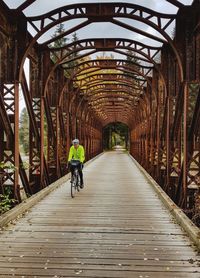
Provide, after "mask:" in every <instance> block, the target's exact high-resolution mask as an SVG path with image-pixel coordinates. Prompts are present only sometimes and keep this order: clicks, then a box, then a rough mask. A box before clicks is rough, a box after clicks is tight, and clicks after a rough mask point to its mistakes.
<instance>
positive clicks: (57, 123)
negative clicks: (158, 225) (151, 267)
mask: <svg viewBox="0 0 200 278" xmlns="http://www.w3.org/2000/svg"><path fill="white" fill-rule="evenodd" d="M14 2H15V3H14ZM40 2H41V1H38V0H26V1H9V0H4V1H2V0H1V1H0V22H1V25H0V128H1V133H0V162H1V164H0V193H2V194H5V193H6V192H8V194H9V197H12V198H14V199H15V203H16V204H18V203H20V202H21V201H22V200H23V199H24V196H26V197H27V198H28V197H29V196H31V195H33V194H35V193H36V192H38V191H40V190H41V189H43V188H45V187H47V186H48V185H49V184H51V183H52V182H54V181H56V180H57V179H59V178H60V177H62V176H64V175H65V174H66V173H67V169H66V156H67V152H68V150H69V147H70V144H71V140H72V139H73V138H75V137H78V138H79V139H80V141H81V143H82V144H83V145H84V146H85V149H86V158H87V160H90V159H91V158H93V157H95V156H96V155H98V154H100V153H101V152H102V151H103V148H104V147H106V148H109V147H111V146H112V142H109V140H110V141H112V140H111V139H110V138H111V137H109V136H111V135H110V134H109V132H111V133H112V128H116V126H117V125H121V127H122V126H123V127H124V126H125V127H126V128H127V129H126V132H125V131H124V133H123V136H122V135H121V137H123V138H124V139H123V140H124V141H123V142H124V145H125V147H126V148H127V149H128V150H129V151H130V153H131V155H132V156H133V157H134V158H135V159H136V160H137V161H138V162H139V163H140V164H141V165H142V166H143V167H144V168H145V169H146V171H147V172H148V173H149V174H150V175H151V176H152V177H153V178H154V179H155V180H156V181H157V182H158V183H159V184H160V186H161V187H162V188H163V189H164V190H165V191H166V193H167V194H168V195H169V196H170V197H171V198H172V199H173V200H174V201H175V203H176V204H178V205H179V206H180V207H181V208H182V209H183V210H184V211H185V212H186V213H187V215H188V216H190V217H191V218H192V219H193V221H194V222H195V223H196V224H197V225H198V224H199V222H200V220H199V215H200V205H199V204H200V194H199V188H200V125H199V123H200V2H199V0H194V1H187V0H185V1H176V0H162V1H159V3H160V4H161V5H160V6H159V5H158V4H157V5H156V4H155V7H154V8H152V7H153V6H152V7H151V4H150V3H149V4H148V3H147V1H139V2H140V5H138V4H136V3H137V2H138V1H135V3H134V1H127V2H125V1H120V2H113V1H111V2H107V1H106V2H103V3H100V2H98V1H97V2H95V3H93V1H90V2H89V3H82V1H81V2H80V3H79V1H72V2H73V3H71V4H70V5H67V6H59V5H57V6H56V7H55V6H54V8H53V9H52V10H51V5H52V4H51V5H50V4H49V7H47V6H46V7H45V9H44V6H41V3H40ZM149 2H151V1H149ZM161 2H162V3H161ZM162 5H163V6H165V7H166V9H165V10H163V9H162ZM167 10H169V11H170V13H167V12H166V11H167ZM33 11H34V12H33ZM100 23H101V24H105V26H104V27H102V26H103V25H100ZM106 24H108V25H106ZM91 26H94V27H95V30H96V32H95V36H94V37H93V33H92V32H91V31H90V29H87V28H89V27H91ZM106 26H108V27H106ZM91 28H92V27H91ZM101 28H102V30H103V33H104V35H103V36H102V37H99V34H100V33H101V32H100V29H101ZM116 28H118V29H117V30H118V32H117V36H115V34H114V31H112V30H115V29H116ZM84 30H86V31H85V32H84ZM91 30H92V29H91ZM112 32H113V35H112ZM127 32H128V33H127ZM82 33H84V36H85V37H84V36H83V37H82V36H81V34H82ZM127 34H129V35H127ZM130 34H131V35H130ZM68 38H70V39H68ZM69 40H70V41H69ZM21 95H22V96H23V99H24V102H25V107H26V110H27V115H28V127H27V130H28V152H27V156H28V163H27V164H28V165H26V164H25V163H24V158H23V153H22V150H21V149H20V144H19V134H20V133H21V132H22V131H23V129H24V128H23V126H22V125H21V122H20V120H19V119H20V118H19V112H20V98H21ZM109 125H110V126H111V128H109ZM122 129H123V128H122ZM122 129H120V130H122ZM22 138H23V136H22ZM104 142H105V144H104Z"/></svg>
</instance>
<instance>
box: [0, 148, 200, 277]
mask: <svg viewBox="0 0 200 278" xmlns="http://www.w3.org/2000/svg"><path fill="white" fill-rule="evenodd" d="M84 176H85V184H86V186H85V188H84V189H83V190H81V192H80V193H79V194H78V195H77V196H76V197H75V198H74V199H71V197H70V184H69V182H68V183H64V184H63V186H61V187H59V188H58V189H57V190H56V191H53V192H51V193H50V194H49V195H48V196H46V197H45V198H44V199H43V200H41V201H40V202H39V203H38V204H36V205H35V206H34V207H33V208H32V209H31V210H30V211H29V212H28V213H25V214H24V215H23V217H22V218H21V219H17V220H16V221H13V223H11V224H9V225H8V226H7V227H6V228H5V229H4V230H2V231H1V232H0V277H4V278H5V277H13V276H15V277H77V276H79V277H88V278H89V277H92V278H94V277H99V278H100V277H101V278H103V277H104V278H112V277H113V278H114V277H115V278H118V277H120V278H122V277H127V278H129V277H131V278H134V277H154V278H158V277H162V278H165V277H166V278H167V277H170V278H172V277H174V278H175V277H177V278H178V277H184V278H185V277H186V278H187V277H190V278H193V277H194V278H199V277H200V267H199V262H200V257H199V256H198V253H197V251H196V249H195V247H193V245H192V243H191V242H190V240H189V239H188V237H187V236H186V234H185V232H184V231H183V230H182V229H181V228H180V226H179V225H178V224H177V223H176V222H175V220H174V218H173V217H172V216H171V214H170V213H169V212H168V211H167V209H166V208H165V206H164V205H163V204H162V202H161V201H160V200H159V198H158V196H157V195H156V194H155V192H154V191H153V189H152V187H151V186H150V185H149V184H148V181H147V180H146V179H145V178H144V177H143V174H142V173H141V172H140V171H139V170H138V169H137V167H136V166H135V165H134V164H133V163H132V161H131V160H130V158H129V157H128V155H127V154H125V153H122V152H113V153H106V154H104V155H103V156H100V157H99V158H98V159H97V160H95V161H94V162H93V163H91V164H90V165H89V166H88V167H85V169H84Z"/></svg>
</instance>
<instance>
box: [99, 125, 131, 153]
mask: <svg viewBox="0 0 200 278" xmlns="http://www.w3.org/2000/svg"><path fill="white" fill-rule="evenodd" d="M128 136H129V130H128V127H127V126H126V125H125V124H123V123H119V122H116V123H111V124H109V125H107V126H106V127H105V128H104V148H105V149H112V148H113V147H114V146H116V145H120V146H122V147H124V148H126V149H127V148H128Z"/></svg>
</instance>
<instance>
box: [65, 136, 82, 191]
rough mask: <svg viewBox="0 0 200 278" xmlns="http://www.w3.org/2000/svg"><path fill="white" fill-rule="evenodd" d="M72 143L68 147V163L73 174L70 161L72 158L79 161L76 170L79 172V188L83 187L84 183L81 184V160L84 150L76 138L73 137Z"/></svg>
mask: <svg viewBox="0 0 200 278" xmlns="http://www.w3.org/2000/svg"><path fill="white" fill-rule="evenodd" d="M72 144H73V145H72V146H71V147H70V150H69V156H68V164H69V166H70V171H71V174H72V175H73V173H74V167H73V166H72V165H70V161H71V160H72V159H74V160H79V161H80V164H79V165H78V172H79V176H80V182H81V184H80V188H83V186H84V184H83V172H82V168H83V162H84V161H85V150H84V148H83V146H82V145H79V140H78V139H74V140H73V141H72Z"/></svg>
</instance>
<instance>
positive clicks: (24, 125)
mask: <svg viewBox="0 0 200 278" xmlns="http://www.w3.org/2000/svg"><path fill="white" fill-rule="evenodd" d="M19 127H20V128H19V142H20V145H22V146H23V151H24V153H25V154H26V155H27V154H28V153H29V116H28V112H27V109H26V107H24V109H23V110H22V112H21V115H20V120H19Z"/></svg>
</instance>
